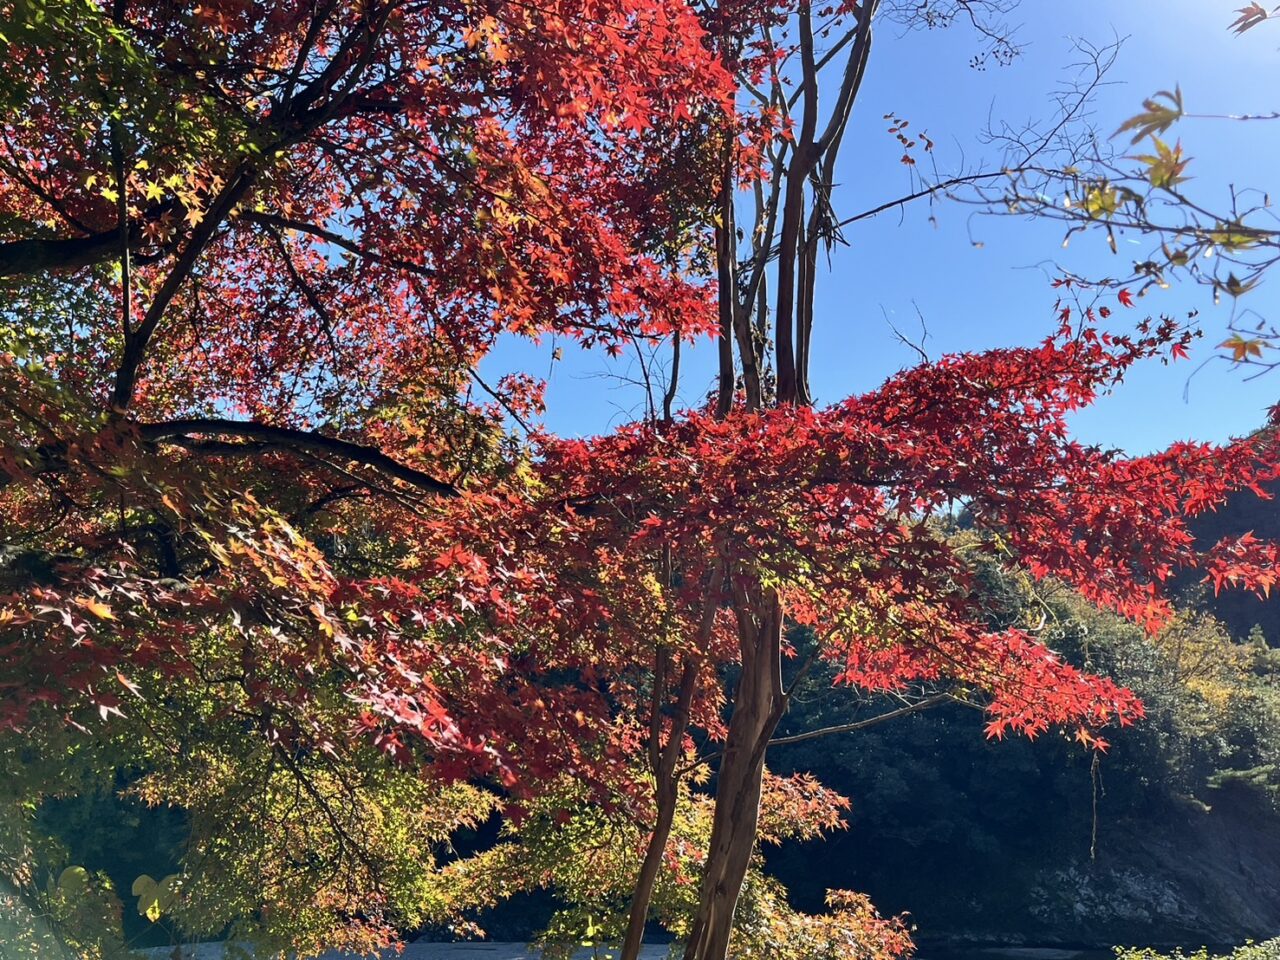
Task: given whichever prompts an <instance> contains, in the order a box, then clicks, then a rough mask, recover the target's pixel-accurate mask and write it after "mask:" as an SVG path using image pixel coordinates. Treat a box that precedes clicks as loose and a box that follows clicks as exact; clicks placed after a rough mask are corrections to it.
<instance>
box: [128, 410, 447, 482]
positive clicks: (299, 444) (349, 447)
mask: <svg viewBox="0 0 1280 960" xmlns="http://www.w3.org/2000/svg"><path fill="white" fill-rule="evenodd" d="M138 433H139V435H140V436H141V437H142V438H143V439H144V440H149V441H153V442H154V441H165V440H170V441H173V440H176V439H177V438H179V437H185V436H187V435H189V434H206V435H215V436H222V437H243V438H244V439H247V440H257V441H260V442H262V443H268V444H272V445H276V446H280V447H286V448H288V447H292V448H294V449H296V450H306V451H310V452H312V453H325V454H332V455H336V456H339V457H343V458H344V459H346V460H349V461H351V462H352V463H359V464H363V465H364V466H367V467H373V468H374V469H375V470H380V471H381V472H383V473H385V474H387V475H388V476H390V477H394V478H395V479H397V480H400V481H403V482H404V483H407V484H410V485H411V486H414V487H417V488H418V489H420V490H425V491H427V492H428V493H434V494H437V495H439V496H442V497H456V496H457V495H458V489H457V488H456V487H454V486H453V485H452V484H448V483H445V482H443V481H441V480H437V479H436V478H435V477H433V476H431V475H430V474H427V473H423V472H422V471H421V470H418V469H416V468H415V467H410V466H408V465H407V464H403V463H401V462H400V461H398V460H394V459H392V458H391V457H389V456H387V455H386V454H385V453H383V452H382V451H381V450H378V449H376V448H374V447H369V446H364V445H363V444H359V443H352V442H351V441H349V440H339V439H338V438H337V437H330V436H326V435H324V434H322V433H316V432H314V431H311V430H295V429H293V428H291V427H273V426H270V425H269V424H265V423H252V422H248V421H240V420H219V419H216V418H204V417H197V418H192V419H188V420H170V421H168V422H166V423H144V424H139V426H138ZM254 449H255V448H252V447H249V448H247V451H246V452H252V451H253V450H254ZM256 449H261V448H260V447H259V448H256ZM224 452H228V453H229V452H233V448H232V447H230V446H228V447H226V448H225V451H224Z"/></svg>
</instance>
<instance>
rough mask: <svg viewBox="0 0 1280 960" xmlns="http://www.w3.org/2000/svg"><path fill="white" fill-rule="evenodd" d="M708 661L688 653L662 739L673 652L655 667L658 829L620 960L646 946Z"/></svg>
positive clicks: (710, 595) (718, 569)
mask: <svg viewBox="0 0 1280 960" xmlns="http://www.w3.org/2000/svg"><path fill="white" fill-rule="evenodd" d="M663 575H664V576H665V577H666V579H667V582H668V583H670V582H671V555H670V550H669V549H667V550H664V556H663ZM724 580H725V569H724V564H723V562H719V561H718V562H717V563H716V566H715V569H714V570H713V571H712V574H711V579H710V582H709V583H708V585H707V593H706V599H705V601H704V604H703V610H702V621H701V623H700V624H699V625H698V635H697V637H696V638H695V639H696V643H695V645H694V649H695V650H704V649H706V645H707V642H708V641H709V640H710V638H711V631H712V629H713V627H714V625H715V618H716V611H717V610H718V609H719V607H720V592H721V590H722V588H723V586H724ZM701 666H702V664H701V661H700V657H699V655H698V654H691V655H688V658H687V659H686V660H685V664H684V669H683V670H682V671H681V673H680V687H679V690H678V692H677V694H676V703H675V709H674V710H673V711H672V717H671V729H670V730H669V731H668V732H667V742H666V743H665V744H664V743H663V742H662V703H663V700H664V699H665V697H666V686H667V674H668V672H669V670H670V668H671V660H670V654H669V652H668V651H666V650H660V651H659V653H658V657H657V662H656V663H655V667H654V681H653V699H652V704H651V706H650V714H649V765H650V767H651V769H652V770H653V776H654V783H655V789H654V805H655V808H656V816H655V818H654V826H653V832H652V833H651V834H650V835H649V842H648V845H647V846H646V847H645V853H644V860H643V862H642V863H641V864H640V873H639V875H638V876H637V878H636V888H635V891H634V892H633V893H632V895H631V905H630V908H629V911H628V914H627V932H626V936H625V937H624V938H623V942H622V954H621V956H620V958H619V960H637V958H638V957H639V955H640V948H641V946H643V945H644V928H645V924H646V923H647V922H648V920H649V905H650V904H651V903H652V901H653V890H654V887H655V886H656V885H657V882H658V875H659V873H660V872H661V870H662V857H663V855H664V854H665V853H666V849H667V840H669V839H670V837H671V825H672V822H673V821H674V820H675V813H676V805H677V803H678V802H679V800H680V773H679V772H678V770H677V767H678V765H679V762H680V753H681V749H682V748H683V746H684V744H683V741H684V735H685V732H686V731H687V730H688V729H689V718H690V715H691V711H692V707H693V696H694V694H695V693H696V692H697V687H698V670H699V669H700V667H701Z"/></svg>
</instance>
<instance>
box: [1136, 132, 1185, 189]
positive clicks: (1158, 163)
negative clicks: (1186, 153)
mask: <svg viewBox="0 0 1280 960" xmlns="http://www.w3.org/2000/svg"><path fill="white" fill-rule="evenodd" d="M1151 144H1152V146H1154V147H1155V149H1156V152H1155V153H1154V154H1140V155H1139V156H1137V157H1136V158H1135V159H1137V160H1140V161H1142V163H1144V164H1146V166H1147V179H1148V180H1150V181H1151V185H1152V186H1153V187H1155V188H1156V189H1159V190H1167V189H1168V188H1170V187H1173V186H1175V185H1177V184H1179V183H1181V182H1182V181H1183V180H1185V179H1187V178H1186V177H1184V176H1183V171H1185V170H1186V168H1187V164H1188V163H1190V162H1191V158H1190V157H1183V155H1182V144H1181V143H1177V144H1174V145H1173V146H1172V147H1170V146H1169V145H1168V144H1167V143H1165V142H1164V141H1163V140H1161V139H1160V138H1159V137H1157V136H1152V137H1151Z"/></svg>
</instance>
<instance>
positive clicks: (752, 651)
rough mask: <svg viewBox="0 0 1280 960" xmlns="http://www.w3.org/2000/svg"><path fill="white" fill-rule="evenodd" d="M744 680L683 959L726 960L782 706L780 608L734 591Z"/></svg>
mask: <svg viewBox="0 0 1280 960" xmlns="http://www.w3.org/2000/svg"><path fill="white" fill-rule="evenodd" d="M734 600H735V603H734V606H735V608H736V612H737V615H738V642H739V645H740V647H741V650H742V676H741V677H740V678H739V680H738V689H737V693H736V696H735V698H734V707H733V715H732V716H731V717H730V718H729V731H728V734H727V736H726V738H725V745H724V753H723V755H722V758H721V761H720V769H719V771H718V773H717V775H716V777H717V779H716V795H715V817H714V820H713V822H712V827H711V845H710V848H709V850H708V851H707V863H706V869H705V872H704V873H703V877H702V888H701V892H700V894H699V904H698V912H697V914H696V915H695V916H694V920H693V925H692V927H691V929H690V932H689V941H688V944H687V945H686V947H685V954H684V957H685V960H725V957H726V955H727V954H728V950H729V938H730V935H731V934H732V932H733V915H734V911H735V909H736V908H737V905H738V896H739V894H740V893H741V892H742V882H743V880H744V879H745V878H746V875H747V869H748V867H749V866H750V865H751V856H752V854H753V853H754V852H755V843H756V825H757V822H758V821H759V818H760V792H761V785H762V783H763V780H764V756H765V747H766V745H767V744H768V742H769V738H770V737H771V736H772V735H773V731H774V730H775V729H776V727H777V725H778V721H779V720H780V719H781V718H782V713H783V711H784V710H785V708H786V695H785V692H784V690H783V688H782V673H781V671H782V605H781V603H780V602H779V599H778V595H777V593H776V592H775V591H773V590H771V589H765V590H760V591H753V592H751V593H748V592H747V591H745V590H742V589H740V588H736V589H735V597H734Z"/></svg>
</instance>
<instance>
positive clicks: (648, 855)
mask: <svg viewBox="0 0 1280 960" xmlns="http://www.w3.org/2000/svg"><path fill="white" fill-rule="evenodd" d="M678 795H679V786H678V783H677V781H676V780H675V779H674V778H672V779H669V780H667V781H666V785H665V786H664V784H659V785H658V792H657V808H658V810H657V818H656V822H655V823H654V826H653V833H652V834H650V836H649V844H648V846H647V847H646V848H645V852H644V862H643V863H641V864H640V874H639V876H638V877H637V878H636V888H635V891H634V892H633V893H632V895H631V910H630V913H629V914H628V915H627V934H626V936H625V937H624V938H623V941H622V954H621V956H620V957H619V960H637V958H638V957H639V956H640V948H641V947H642V946H644V928H645V924H646V923H648V921H649V904H650V903H651V902H652V901H653V888H654V887H655V886H656V885H657V882H658V874H659V873H660V872H661V870H662V857H663V855H664V854H665V852H666V849H667V840H669V839H670V837H671V824H672V821H673V820H674V819H675V815H676V799H677V797H678Z"/></svg>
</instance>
